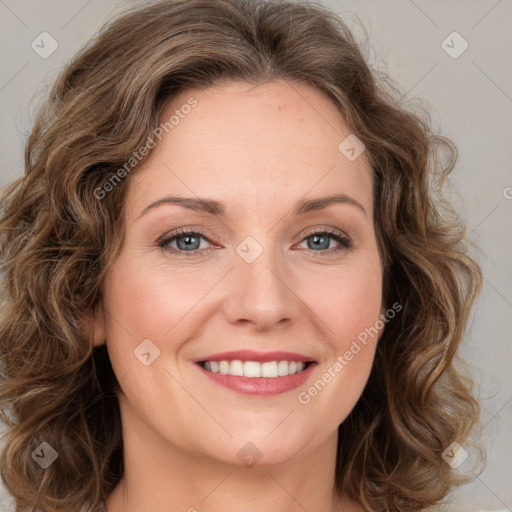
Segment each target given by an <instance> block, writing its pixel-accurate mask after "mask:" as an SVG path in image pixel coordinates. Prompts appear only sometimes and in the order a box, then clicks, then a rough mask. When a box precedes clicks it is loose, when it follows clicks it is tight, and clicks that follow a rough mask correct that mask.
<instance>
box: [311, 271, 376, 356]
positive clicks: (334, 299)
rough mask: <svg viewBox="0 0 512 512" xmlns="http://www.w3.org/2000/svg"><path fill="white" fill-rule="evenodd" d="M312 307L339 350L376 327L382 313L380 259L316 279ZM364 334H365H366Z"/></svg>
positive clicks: (344, 348)
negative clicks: (357, 267)
mask: <svg viewBox="0 0 512 512" xmlns="http://www.w3.org/2000/svg"><path fill="white" fill-rule="evenodd" d="M308 296H309V303H310V305H311V309H313V310H314V312H315V314H316V315H317V316H318V317H319V318H320V319H321V321H322V323H323V324H324V327H325V335H326V338H327V339H329V340H331V343H332V345H333V347H334V348H335V349H336V350H337V351H341V350H343V351H344V350H346V347H347V345H348V346H350V342H351V340H353V339H356V338H357V336H358V335H360V334H361V333H363V332H365V329H367V330H368V329H369V328H371V327H373V326H375V324H376V322H377V320H378V319H379V314H380V312H381V306H382V304H381V300H382V277H381V274H380V266H379V263H378V262H375V264H368V265H364V266H363V265H362V266H361V268H360V269H355V268H348V267H347V268H346V269H343V270H342V271H340V272H338V273H334V272H331V273H329V275H326V276H325V277H324V278H320V279H319V278H318V277H317V279H315V283H314V286H310V289H309V291H308ZM363 337H364V336H363Z"/></svg>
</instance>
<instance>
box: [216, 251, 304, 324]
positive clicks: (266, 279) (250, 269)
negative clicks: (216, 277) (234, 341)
mask: <svg viewBox="0 0 512 512" xmlns="http://www.w3.org/2000/svg"><path fill="white" fill-rule="evenodd" d="M240 254H242V256H239V254H236V255H235V256H234V268H233V270H232V271H231V272H230V273H229V278H228V280H229V282H228V283H227V285H228V288H227V290H226V298H225V300H224V314H225V316H226V318H227V320H228V321H229V322H230V323H232V324H248V325H252V326H253V328H255V329H256V330H258V331H268V330H269V329H272V328H274V327H275V326H278V325H281V324H282V325H283V326H284V325H285V324H290V323H293V321H294V320H296V319H297V318H298V317H299V315H300V314H301V307H302V308H303V306H301V300H300V299H299V296H298V294H297V292H298V290H296V289H294V287H295V288H296V287H297V286H296V284H295V283H294V281H295V279H294V277H293V275H292V273H291V271H290V270H289V268H288V269H287V267H286V265H285V262H284V261H283V258H280V257H279V254H278V251H274V250H271V249H270V248H265V249H264V250H263V252H261V254H259V256H258V257H257V258H256V259H255V260H254V261H252V262H250V261H251V259H250V258H249V259H244V257H243V253H240Z"/></svg>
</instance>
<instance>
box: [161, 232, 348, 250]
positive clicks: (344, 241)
mask: <svg viewBox="0 0 512 512" xmlns="http://www.w3.org/2000/svg"><path fill="white" fill-rule="evenodd" d="M195 235H199V236H200V237H201V238H204V239H205V240H206V241H207V242H209V243H215V242H213V241H212V240H210V239H209V238H208V237H207V236H206V235H205V233H203V232H202V231H201V230H199V229H197V230H189V229H184V228H182V229H180V230H178V231H175V232H173V233H170V235H169V236H166V237H165V238H164V239H162V240H160V241H158V242H157V243H158V247H160V248H161V249H163V250H165V251H167V252H170V253H172V254H180V255H181V254H183V255H185V257H191V256H197V255H199V254H209V253H210V252H211V251H212V248H211V247H209V248H207V249H196V250H194V251H181V250H179V249H175V248H174V247H168V244H170V243H171V242H173V241H174V240H176V239H178V238H182V237H185V236H195ZM313 235H319V236H322V235H330V236H329V238H334V239H335V240H336V241H337V242H339V243H340V245H341V247H338V248H331V249H326V250H323V251H313V250H312V249H306V250H307V251H311V252H312V253H319V254H321V256H320V257H323V254H325V253H327V254H332V253H334V252H338V251H342V250H347V249H350V248H351V247H352V242H351V240H350V238H348V237H347V236H345V235H343V234H342V233H341V232H340V231H337V230H333V229H329V228H326V229H322V230H313V231H310V232H308V233H306V234H305V235H304V237H303V238H302V240H301V241H300V242H299V243H302V242H304V241H305V240H307V239H308V238H310V237H311V236H313ZM322 253H323V254H322ZM315 256H317V255H316V254H315Z"/></svg>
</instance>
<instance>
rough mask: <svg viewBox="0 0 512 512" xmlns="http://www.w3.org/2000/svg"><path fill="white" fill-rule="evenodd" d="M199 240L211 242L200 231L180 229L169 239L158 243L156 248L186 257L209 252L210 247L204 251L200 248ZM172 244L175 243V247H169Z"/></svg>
mask: <svg viewBox="0 0 512 512" xmlns="http://www.w3.org/2000/svg"><path fill="white" fill-rule="evenodd" d="M201 239H203V240H206V241H207V242H209V243H212V242H211V240H210V239H209V238H207V237H206V236H205V235H204V234H203V233H202V232H200V231H192V230H187V229H180V230H179V231H178V232H176V233H173V234H171V236H170V237H166V238H165V239H164V240H161V241H160V242H158V246H159V247H161V248H162V249H166V250H169V251H170V252H173V253H180V252H182V253H188V254H186V255H187V256H189V255H196V254H199V253H204V252H205V251H206V252H210V251H211V247H210V248H206V249H205V248H201ZM173 242H176V244H177V247H172V246H171V243H173Z"/></svg>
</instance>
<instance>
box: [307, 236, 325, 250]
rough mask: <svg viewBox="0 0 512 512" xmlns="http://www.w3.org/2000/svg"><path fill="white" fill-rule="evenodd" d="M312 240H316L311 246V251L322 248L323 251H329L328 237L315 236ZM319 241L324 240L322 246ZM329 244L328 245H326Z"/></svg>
mask: <svg viewBox="0 0 512 512" xmlns="http://www.w3.org/2000/svg"><path fill="white" fill-rule="evenodd" d="M311 238H313V239H314V242H313V244H311V245H310V247H309V248H310V249H312V248H317V249H318V248H319V247H320V248H322V249H328V248H329V237H327V236H318V235H313V236H312V237H311ZM319 240H323V241H324V243H323V244H322V243H321V242H320V243H319ZM325 242H327V243H325Z"/></svg>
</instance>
